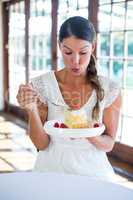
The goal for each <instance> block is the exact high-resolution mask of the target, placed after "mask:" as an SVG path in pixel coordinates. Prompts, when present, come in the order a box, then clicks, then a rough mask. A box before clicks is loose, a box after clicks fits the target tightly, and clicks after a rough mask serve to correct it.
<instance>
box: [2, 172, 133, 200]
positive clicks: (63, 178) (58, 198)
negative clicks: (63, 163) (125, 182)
mask: <svg viewBox="0 0 133 200" xmlns="http://www.w3.org/2000/svg"><path fill="white" fill-rule="evenodd" d="M0 200H133V190H132V189H128V188H126V187H123V186H120V185H118V184H113V183H108V182H103V181H96V180H92V179H89V178H88V177H85V176H75V175H64V174H57V173H35V172H18V173H8V174H0Z"/></svg>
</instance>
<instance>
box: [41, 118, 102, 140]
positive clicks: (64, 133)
mask: <svg viewBox="0 0 133 200" xmlns="http://www.w3.org/2000/svg"><path fill="white" fill-rule="evenodd" d="M55 122H58V123H63V120H50V121H47V122H46V123H45V124H44V129H45V131H46V132H47V134H48V135H54V136H59V137H66V138H70V137H72V138H82V137H83V138H84V137H94V136H98V135H101V134H102V133H103V132H104V130H105V126H104V124H100V126H99V127H97V128H77V129H72V128H56V127H54V124H55Z"/></svg>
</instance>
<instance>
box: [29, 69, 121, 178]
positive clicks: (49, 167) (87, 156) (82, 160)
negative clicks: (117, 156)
mask: <svg viewBox="0 0 133 200" xmlns="http://www.w3.org/2000/svg"><path fill="white" fill-rule="evenodd" d="M99 80H100V82H101V85H102V87H103V89H104V91H105V96H104V99H103V100H102V102H101V103H100V119H99V121H100V122H102V117H103V110H104V109H105V108H107V107H108V106H110V105H111V104H112V103H113V101H114V100H115V99H116V98H117V96H118V95H119V92H120V88H119V86H118V84H117V83H115V82H114V81H111V80H109V79H108V78H105V77H102V76H99ZM32 84H33V86H34V88H35V89H37V90H38V92H39V93H40V95H41V98H42V100H43V101H46V102H47V104H48V119H47V120H53V119H57V118H61V117H63V114H64V109H66V108H69V106H68V105H67V104H66V103H65V101H64V99H63V96H62V94H61V91H60V88H59V86H58V82H57V80H56V77H55V74H54V71H50V72H47V73H45V74H43V75H41V76H39V77H36V78H34V79H33V80H32ZM47 99H51V102H54V103H56V104H57V105H59V106H56V105H53V104H51V102H50V101H47ZM95 102H96V92H95V90H93V92H92V94H91V96H90V98H89V100H88V101H87V103H85V104H84V105H83V106H82V108H81V109H84V110H86V112H87V114H88V119H89V120H91V114H92V110H93V107H94V105H95ZM62 105H63V106H62ZM34 170H37V171H41V172H59V173H68V174H78V175H86V176H89V177H90V178H97V179H101V180H108V181H113V180H114V171H113V168H112V166H111V165H110V163H109V161H108V159H107V156H106V153H105V152H103V151H101V150H99V149H97V148H96V147H95V146H94V145H93V144H91V143H90V142H89V141H88V140H86V139H85V138H84V139H83V138H82V139H75V140H71V139H66V138H60V137H59V138H58V137H55V136H51V141H50V144H49V146H48V147H47V148H46V149H45V150H43V151H39V152H38V156H37V160H36V163H35V168H34Z"/></svg>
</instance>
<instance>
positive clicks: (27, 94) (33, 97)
mask: <svg viewBox="0 0 133 200" xmlns="http://www.w3.org/2000/svg"><path fill="white" fill-rule="evenodd" d="M16 98H17V101H18V103H19V105H20V107H21V108H23V109H25V110H26V111H27V112H31V111H33V110H36V111H37V101H38V99H39V94H38V93H37V91H36V90H35V89H34V88H33V87H32V85H31V84H25V85H20V86H19V90H18V94H17V96H16Z"/></svg>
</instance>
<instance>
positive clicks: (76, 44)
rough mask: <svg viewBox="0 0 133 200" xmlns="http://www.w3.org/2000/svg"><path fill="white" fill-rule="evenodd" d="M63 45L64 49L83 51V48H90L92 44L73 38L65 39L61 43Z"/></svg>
mask: <svg viewBox="0 0 133 200" xmlns="http://www.w3.org/2000/svg"><path fill="white" fill-rule="evenodd" d="M61 45H62V47H69V48H71V49H73V48H77V49H81V48H88V47H90V46H91V43H90V42H88V41H87V40H83V39H78V38H75V37H73V36H71V37H68V38H65V39H63V41H62V42H61Z"/></svg>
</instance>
